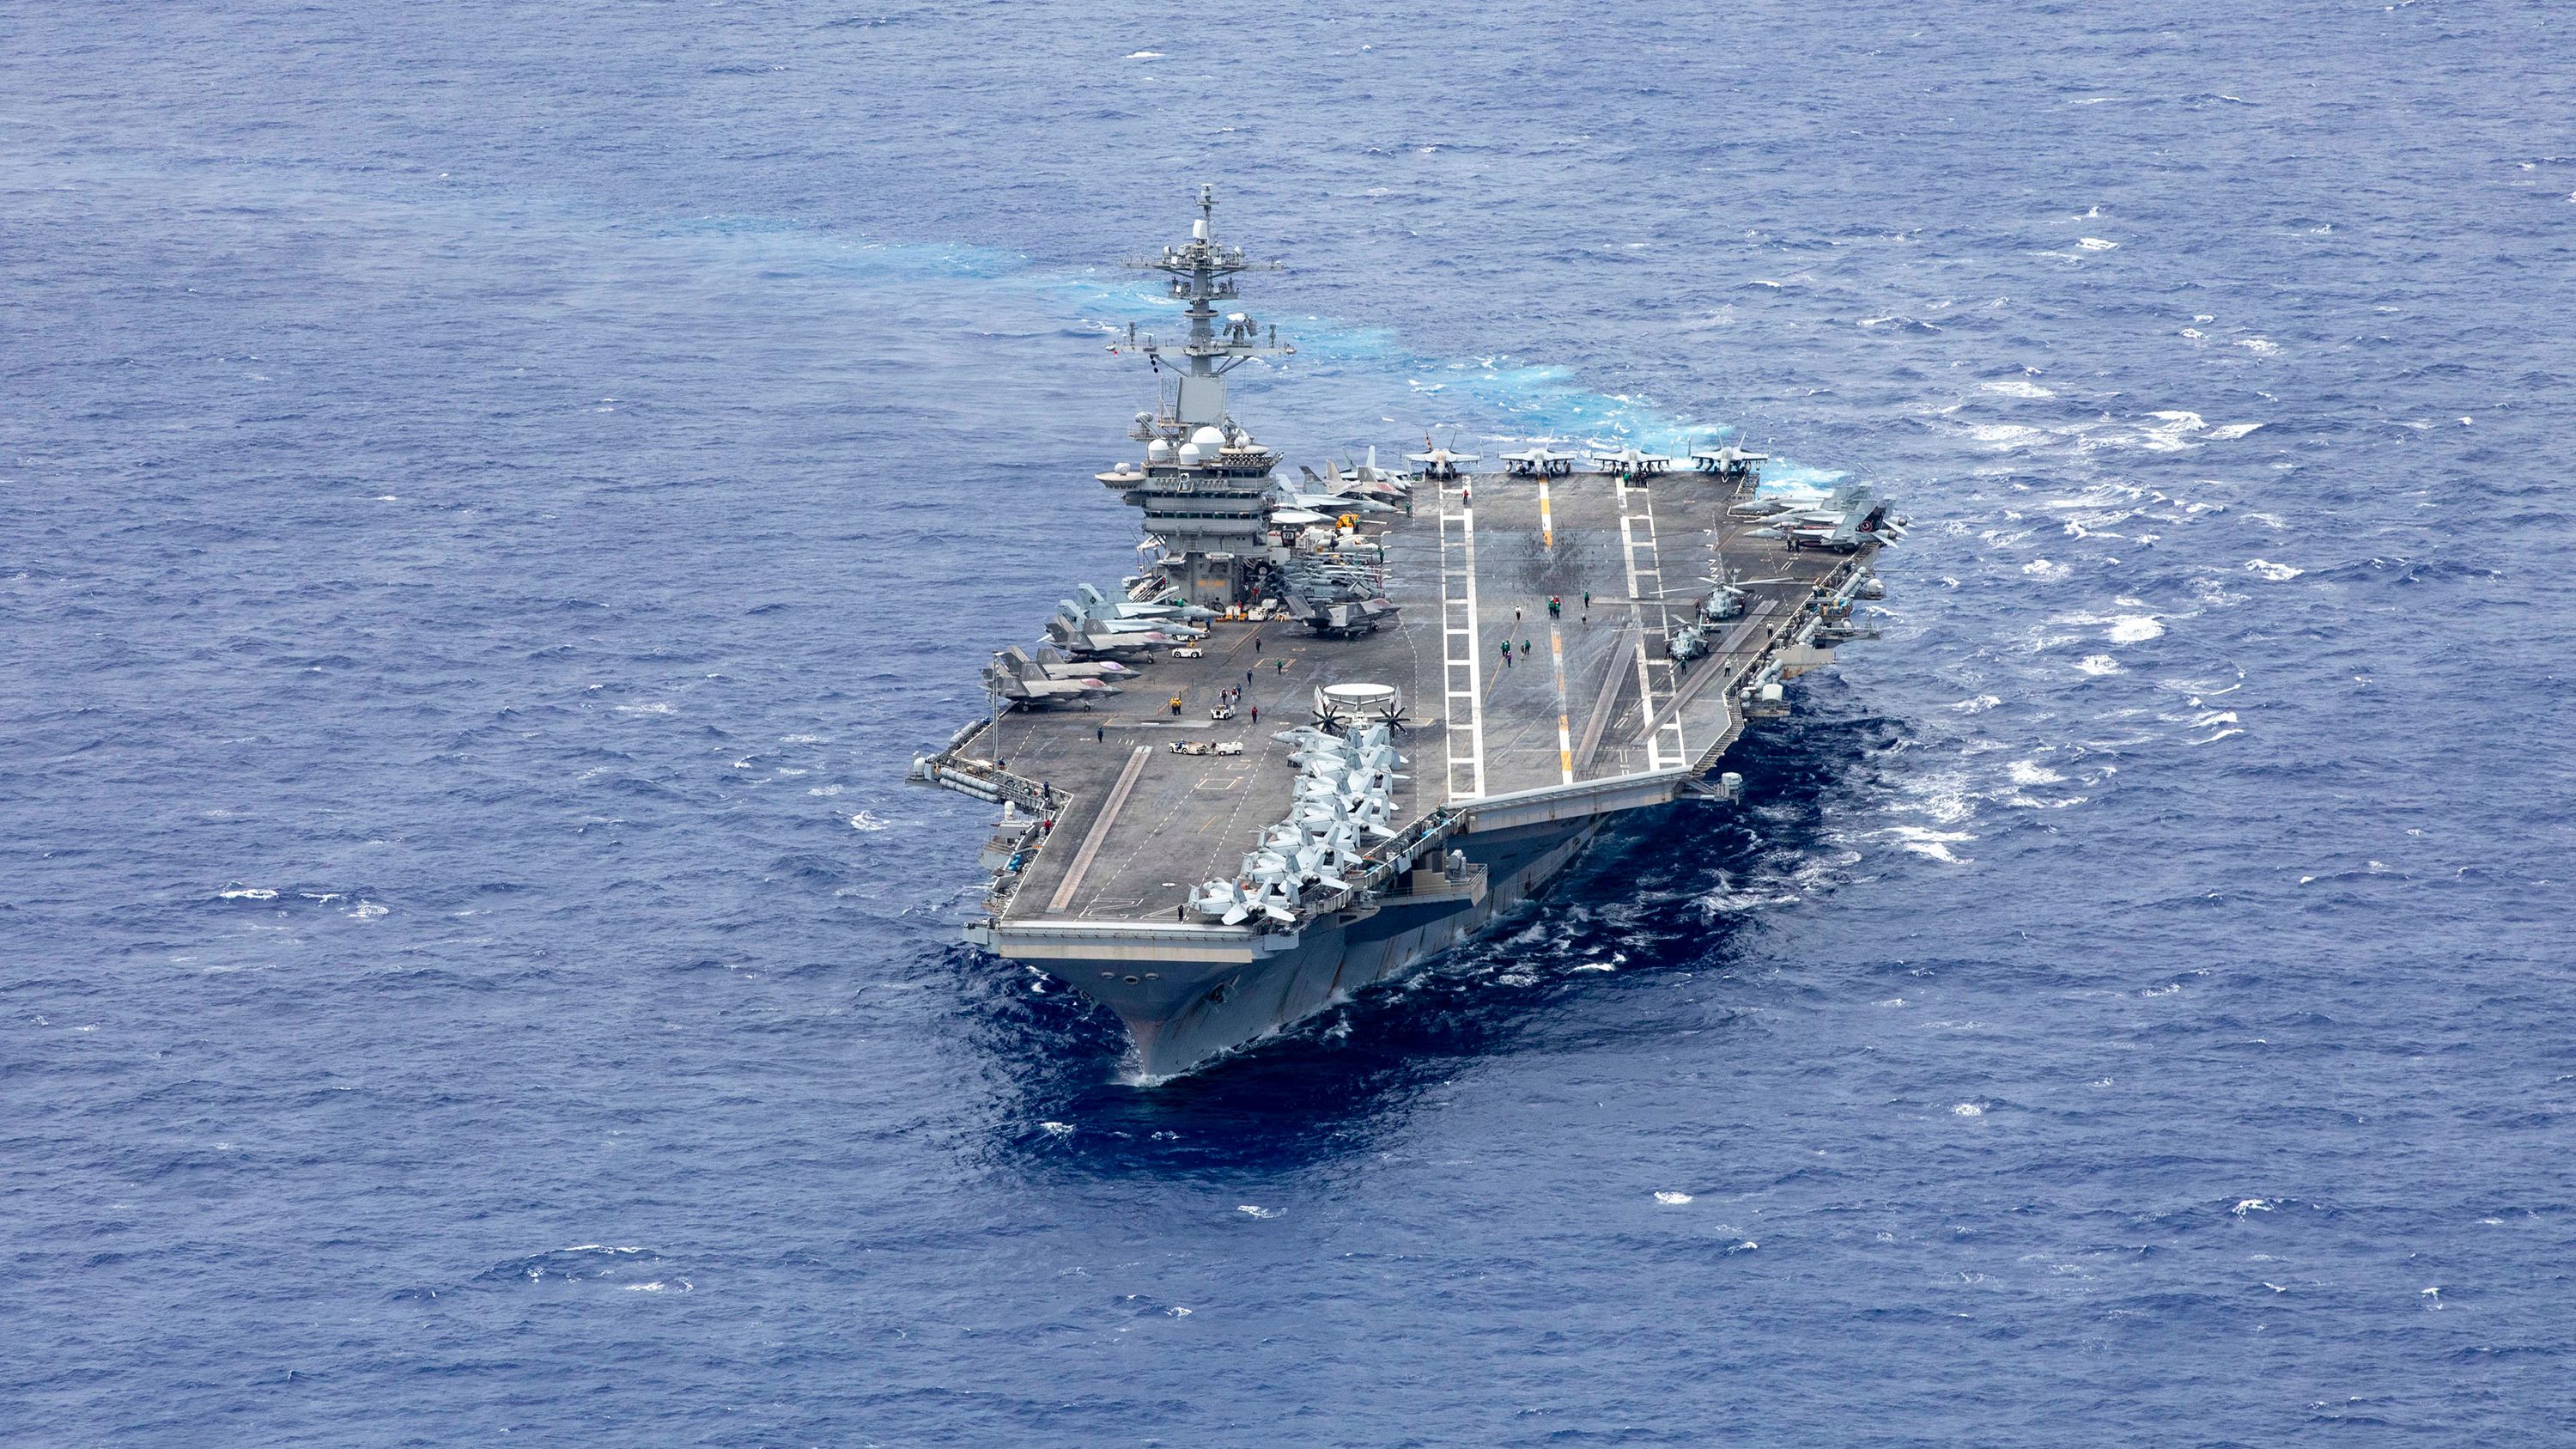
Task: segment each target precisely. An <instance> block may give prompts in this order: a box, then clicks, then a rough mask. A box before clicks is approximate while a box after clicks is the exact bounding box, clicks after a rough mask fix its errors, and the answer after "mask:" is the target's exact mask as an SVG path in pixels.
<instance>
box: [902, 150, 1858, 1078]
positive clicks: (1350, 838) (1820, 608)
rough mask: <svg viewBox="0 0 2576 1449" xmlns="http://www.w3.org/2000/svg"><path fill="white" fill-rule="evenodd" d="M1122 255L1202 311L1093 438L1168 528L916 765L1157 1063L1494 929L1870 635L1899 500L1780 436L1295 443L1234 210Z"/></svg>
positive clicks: (1006, 672) (984, 928)
mask: <svg viewBox="0 0 2576 1449" xmlns="http://www.w3.org/2000/svg"><path fill="white" fill-rule="evenodd" d="M1198 209H1199V215H1198V218H1197V219H1196V220H1195V221H1194V222H1193V223H1192V227H1191V236H1190V238H1189V240H1188V241H1186V242H1184V243H1182V244H1180V245H1177V246H1166V247H1164V248H1163V249H1162V251H1161V252H1160V253H1159V254H1158V255H1153V256H1148V257H1145V258H1142V259H1139V260H1137V261H1133V262H1131V263H1130V264H1129V265H1131V266H1137V267H1142V268H1146V269H1150V270H1153V271H1158V272H1161V273H1163V274H1165V276H1166V277H1167V278H1168V286H1169V289H1170V295H1171V296H1172V297H1173V298H1174V299H1176V300H1178V301H1179V302H1180V303H1182V305H1183V311H1182V314H1181V315H1182V317H1183V319H1184V320H1185V321H1186V323H1187V333H1186V336H1179V337H1173V338H1170V339H1164V338H1159V337H1156V336H1152V335H1147V334H1143V333H1139V332H1137V331H1136V330H1134V329H1132V328H1131V329H1130V331H1129V333H1128V335H1127V336H1126V337H1125V338H1124V339H1122V340H1121V341H1120V342H1119V343H1118V344H1117V346H1116V348H1115V349H1114V350H1118V351H1122V352H1133V353H1137V354H1141V355H1142V356H1144V357H1145V358H1147V359H1148V361H1149V363H1150V365H1151V366H1152V368H1153V371H1154V373H1155V375H1156V378H1157V380H1158V383H1159V384H1160V385H1159V386H1158V388H1157V398H1156V406H1155V407H1154V408H1153V409H1152V410H1151V411H1147V412H1142V413H1139V414H1137V415H1136V418H1135V421H1134V424H1133V426H1132V427H1131V428H1130V430H1129V435H1130V436H1131V437H1133V438H1134V439H1135V440H1136V441H1137V442H1138V443H1140V444H1141V445H1142V449H1141V456H1140V457H1138V458H1137V459H1136V460H1135V461H1132V462H1127V463H1122V464H1119V465H1117V466H1115V467H1113V468H1111V469H1110V470H1109V471H1107V472H1104V473H1101V474H1099V475H1097V477H1098V480H1099V482H1100V483H1101V484H1102V485H1103V486H1105V487H1107V488H1109V489H1110V490H1112V491H1114V492H1116V493H1117V494H1119V495H1120V497H1121V498H1123V499H1124V500H1125V501H1126V502H1128V503H1129V504H1131V505H1133V506H1135V507H1137V508H1138V509H1140V510H1141V511H1142V515H1143V517H1142V526H1143V529H1144V534H1145V542H1144V544H1142V545H1140V551H1144V552H1149V553H1150V554H1151V555H1152V556H1153V562H1152V563H1150V564H1149V565H1147V566H1146V567H1145V568H1144V569H1143V571H1142V572H1141V573H1139V574H1138V575H1137V576H1135V577H1133V578H1130V579H1127V580H1123V581H1122V582H1121V584H1120V586H1119V587H1118V588H1116V589H1107V590H1104V589H1098V588H1092V587H1087V586H1086V587H1083V588H1081V589H1079V590H1078V591H1077V592H1076V596H1075V597H1074V598H1071V599H1067V600H1066V601H1065V602H1064V603H1063V604H1061V605H1060V606H1059V607H1058V609H1057V612H1056V614H1055V616H1054V617H1053V618H1051V619H1049V620H1048V621H1046V625H1045V628H1046V636H1047V642H1046V643H1044V644H1042V645H1040V646H1038V647H1037V648H1036V649H1035V650H1034V651H1032V650H1031V649H1029V648H1025V647H1019V646H1014V647H1012V648H1009V649H1006V650H1004V651H1002V652H1001V653H999V654H997V655H995V656H994V658H993V660H992V662H991V663H990V664H989V665H988V666H987V667H986V669H985V671H984V683H985V687H986V690H987V693H988V695H989V697H990V703H991V708H990V709H989V711H988V712H987V714H986V715H985V716H984V717H983V718H981V719H978V720H975V721H973V722H971V723H969V724H967V725H965V726H964V727H963V728H961V729H959V730H958V731H957V733H956V734H955V735H954V736H953V737H952V738H951V739H950V740H949V741H948V743H947V745H946V746H945V748H943V749H941V750H939V751H938V752H936V753H933V754H926V755H922V756H920V757H918V758H916V759H915V760H914V762H913V765H912V771H911V778H912V779H914V780H916V781H919V782H922V783H926V784H934V785H939V786H943V787H946V788H948V789H952V790H957V791H961V792H963V793H965V794H967V795H971V796H973V797H975V798H977V799H979V800H984V801H987V802H990V803H993V804H996V805H999V806H1000V807H1001V820H1000V823H999V825H998V826H997V828H996V832H995V834H994V836H993V839H992V842H991V844H990V845H989V846H988V847H987V849H986V851H985V853H984V856H983V864H984V866H985V867H986V868H988V869H990V870H992V872H993V880H992V886H991V889H990V891H989V893H988V894H987V896H986V898H985V901H984V903H983V909H982V911H981V912H980V914H979V915H977V916H976V918H974V919H972V920H970V921H969V922H968V923H967V925H966V937H967V939H968V940H970V941H972V942H974V943H976V944H978V945H980V946H982V947H984V948H986V949H988V950H991V951H993V952H996V953H998V954H1000V955H1002V956H1004V957H1007V958H1010V959H1013V960H1019V961H1026V962H1030V963H1032V964H1034V965H1037V966H1038V967H1040V968H1042V969H1043V970H1045V971H1047V972H1048V973H1049V974H1051V975H1053V976H1055V977H1058V978H1060V979H1061V980H1063V981H1065V982H1068V983H1070V984H1072V985H1074V986H1076V987H1079V988H1080V989H1081V990H1082V991H1084V992H1085V993H1087V994H1088V995H1090V996H1091V997H1092V998H1093V999H1095V1000H1097V1001H1098V1002H1100V1003H1101V1004H1102V1005H1104V1006H1106V1007H1108V1008H1109V1009H1110V1010H1111V1011H1114V1012H1116V1013H1117V1014H1118V1016H1119V1017H1120V1018H1121V1019H1122V1020H1123V1021H1125V1022H1126V1024H1127V1027H1128V1030H1129V1032H1130V1033H1131V1034H1132V1036H1133V1038H1134V1042H1135V1052H1136V1067H1137V1069H1138V1070H1139V1071H1140V1072H1141V1074H1142V1075H1143V1076H1144V1077H1145V1078H1147V1079H1149V1080H1151V1079H1160V1078H1164V1077H1169V1076H1171V1075H1174V1074H1177V1073H1180V1072H1184V1071H1187V1070H1189V1069H1190V1068H1192V1067H1194V1066H1197V1065H1199V1064H1201V1063H1204V1062H1206V1061H1207V1060H1209V1059H1210V1058H1212V1057H1215V1056H1218V1055H1220V1054H1223V1053H1225V1052H1227V1051H1229V1050H1232V1049H1234V1048H1237V1047H1240V1046H1243V1045H1245V1044H1247V1043H1250V1042H1253V1041H1256V1040H1258V1039H1260V1038H1261V1037H1264V1036H1266V1035H1268V1034H1270V1033H1272V1032H1274V1031H1277V1030H1278V1029H1279V1028H1281V1027H1283V1026H1285V1025H1287V1024H1289V1023H1291V1022H1294V1021H1296V1020H1297V1019H1299V1018H1300V1017H1303V1016H1305V1015H1307V1014H1309V1013H1311V1012H1313V1011H1315V1010H1317V1009H1319V1008H1321V1007H1323V1006H1325V1005H1326V1004H1328V1003H1330V1002H1332V1001H1333V1000H1335V999H1336V998H1337V997H1339V996H1342V995H1345V994H1348V993H1350V992H1352V991H1355V990H1357V989H1359V988H1361V987H1364V986H1366V985H1368V984H1370V983H1371V982H1375V981H1379V980H1382V979H1384V978H1386V977H1388V976H1390V975H1392V974H1394V973H1396V972H1399V971H1401V970H1403V969H1404V968H1405V967H1407V966H1409V965H1411V964H1413V963H1415V962H1418V961H1421V960H1423V959H1424V958H1426V957H1429V956H1431V955H1433V954H1435V953H1437V952H1439V951H1441V950H1443V949H1445V948H1447V947H1449V946H1452V945H1454V944H1456V943H1458V942H1459V941H1461V940H1463V939H1465V938H1467V937H1468V936H1470V935H1473V934H1474V933H1475V932H1476V931H1477V930H1479V929H1480V928H1482V927H1483V926H1485V925H1486V924H1487V923H1489V922H1490V921H1492V920H1493V919H1494V918H1495V917H1496V916H1497V915H1499V914H1501V913H1502V912H1505V911H1508V910H1510V909H1511V908H1512V907H1513V906H1514V905H1515V904H1517V903H1518V902H1520V901H1522V900H1524V899H1527V898H1528V897H1529V896H1531V895H1532V894H1534V893H1536V892H1538V891H1539V890H1541V889H1542V888H1544V887H1545V886H1546V885H1547V884H1548V882H1549V881H1550V880H1551V879H1553V878H1554V877H1555V876H1556V875H1558V874H1559V873H1560V872H1562V871H1563V870H1565V868H1566V867H1567V866H1568V865H1569V864H1570V863H1572V862H1573V860H1574V859H1575V858H1576V856H1577V855H1579V854H1580V853H1581V852H1582V851H1583V849H1584V847H1585V846H1586V845H1587V844H1589V843H1590V842H1591V840H1592V839H1593V837H1594V835H1595V834H1596V833H1597V832H1598V831H1599V830H1600V828H1601V826H1602V825H1603V823H1604V822H1605V821H1607V820H1608V819H1609V818H1610V817H1611V816H1613V815H1616V814H1619V813H1621V812H1624V811H1631V810H1649V809H1658V808H1666V807H1671V806H1673V805H1674V803H1675V802H1677V801H1688V800H1694V799H1697V800H1715V801H1728V800H1732V799H1733V798H1734V797H1735V796H1736V794H1737V792H1738V790H1739V788H1740V781H1739V780H1738V779H1737V777H1735V776H1733V775H1731V774H1726V773H1723V772H1721V771H1720V770H1719V768H1718V767H1719V766H1720V765H1721V764H1722V763H1723V761H1724V759H1725V757H1726V753H1727V750H1728V749H1729V748H1730V747H1731V746H1733V744H1734V743H1735V741H1736V739H1737V737H1738V736H1739V735H1741V734H1742V732H1743V731H1744V729H1745V728H1746V726H1747V723H1748V722H1749V721H1753V720H1758V719H1762V718H1764V717H1766V716H1777V715H1781V714H1785V713H1786V712H1787V709H1788V704H1787V700H1786V698H1785V697H1784V695H1783V691H1782V686H1783V684H1784V683H1785V682H1786V681H1787V680H1789V679H1791V678H1794V677H1795V676H1797V675H1798V674H1800V673H1802V672H1804V671H1807V670H1811V669H1814V668H1817V667H1819V666H1821V665H1824V664H1826V663H1829V662H1830V661H1831V659H1832V657H1833V650H1834V649H1835V648H1836V647H1837V646H1839V645H1841V644H1844V643H1848V642H1851V641H1853V640H1856V639H1863V638H1870V637H1874V636H1875V631H1874V630H1872V629H1871V628H1870V627H1868V626H1867V624H1866V623H1864V622H1862V621H1861V619H1860V617H1859V613H1860V612H1861V611H1860V610H1859V607H1858V606H1859V605H1860V604H1861V603H1862V601H1865V600H1870V599H1875V598H1877V597H1879V596H1880V589H1879V585H1878V583H1877V580H1876V579H1875V577H1874V576H1873V574H1872V572H1871V563H1872V560H1873V559H1874V557H1875V556H1876V554H1877V551H1878V550H1879V549H1880V548H1881V547H1883V546H1884V545H1886V544H1889V543H1892V542H1895V541H1896V540H1897V539H1898V538H1899V537H1901V535H1902V533H1903V530H1904V526H1905V520H1904V519H1903V518H1902V517H1901V516H1900V515H1897V514H1895V513H1894V512H1892V511H1891V510H1890V508H1889V506H1888V504H1887V503H1886V501H1885V500H1883V499H1880V498H1877V497H1875V496H1873V495H1872V494H1871V492H1870V491H1869V490H1868V489H1867V488H1866V487H1865V486H1858V485H1854V486H1848V487H1845V488H1843V489H1841V490H1840V491H1838V492H1836V493H1834V494H1833V495H1832V496H1830V497H1826V498H1817V497H1814V496H1812V495H1810V496H1807V497H1804V498H1801V499H1796V500H1789V499H1782V498H1776V497H1771V496H1768V494H1767V492H1766V490H1764V489H1763V488H1762V487H1761V467H1762V464H1763V463H1764V462H1765V461H1767V460H1766V459H1764V458H1763V457H1762V456H1761V455H1759V454H1754V453H1747V452H1744V451H1741V450H1740V449H1738V448H1736V447H1733V446H1716V445H1714V444H1712V445H1711V446H1708V447H1703V448H1700V449H1698V450H1696V451H1694V452H1692V453H1691V454H1689V455H1688V456H1687V457H1667V456H1661V455H1657V454H1652V453H1647V452H1643V451H1640V450H1639V449H1637V448H1636V447H1634V446H1633V445H1629V444H1626V443H1622V444H1620V445H1618V446H1616V447H1597V446H1596V447H1588V448H1584V449H1582V450H1580V451H1576V450H1570V449H1569V450H1566V451H1559V450H1558V449H1557V448H1555V447H1554V446H1551V445H1550V444H1549V443H1546V442H1542V443H1538V444H1534V445H1532V446H1530V447H1528V448H1525V449H1523V450H1521V451H1517V452H1512V453H1506V454H1501V455H1499V457H1498V461H1500V462H1501V463H1502V464H1503V467H1502V468H1501V469H1499V470H1495V471H1482V470H1479V469H1478V468H1477V467H1476V465H1477V464H1479V463H1480V462H1482V459H1481V458H1480V457H1478V456H1476V455H1472V454H1467V453H1464V452H1460V451H1456V450H1454V449H1451V448H1440V447H1433V446H1431V445H1430V443H1429V440H1428V439H1426V440H1425V443H1424V446H1423V450H1422V451H1421V452H1419V453H1412V454H1409V455H1407V457H1406V463H1407V465H1408V466H1406V467H1404V468H1401V469H1397V468H1385V469H1381V468H1379V467H1378V466H1376V462H1375V452H1374V450H1373V449H1372V450H1370V452H1369V454H1368V458H1369V461H1368V462H1366V463H1361V464H1356V465H1347V466H1337V465H1332V464H1326V465H1324V467H1323V468H1322V470H1321V471H1320V472H1319V471H1317V469H1316V468H1315V467H1313V466H1312V465H1308V466H1304V467H1300V468H1298V469H1297V470H1296V471H1295V472H1294V473H1293V474H1291V473H1290V472H1289V471H1287V469H1286V466H1285V464H1284V463H1283V461H1282V459H1281V458H1280V457H1279V455H1278V454H1277V453H1276V452H1274V451H1273V450H1272V449H1271V448H1269V447H1268V446H1267V445H1265V444H1263V443H1260V442H1259V441H1257V440H1256V439H1255V438H1254V437H1253V435H1252V433H1251V432H1250V430H1249V429H1247V428H1246V427H1245V426H1244V425H1243V424H1242V423H1241V422H1239V421H1238V420H1237V419H1236V418H1235V417H1234V416H1233V415H1232V413H1231V412H1230V411H1229V410H1228V407H1227V398H1226V374H1227V373H1229V372H1231V371H1233V370H1234V369H1235V368H1237V367H1240V366H1242V365H1244V364H1245V363H1246V362H1248V361H1250V360H1252V359H1254V358H1257V357H1264V356H1284V355H1286V354H1289V353H1291V352H1293V351H1294V348H1293V347H1291V346H1288V345H1284V344H1282V343H1280V342H1279V340H1278V334H1277V329H1276V328H1269V329H1264V328H1263V327H1262V326H1261V325H1260V324H1258V323H1256V322H1254V321H1253V320H1252V319H1251V318H1249V317H1247V316H1246V315H1245V314H1244V313H1242V312H1239V311H1234V310H1231V308H1232V304H1233V303H1234V301H1235V299H1236V296H1237V290H1236V279H1237V277H1238V275H1239V274H1240V273H1242V272H1245V271H1249V270H1256V269H1260V268H1261V267H1263V266H1264V265H1265V264H1262V263H1256V262H1254V261H1252V260H1250V259H1249V258H1247V257H1246V256H1245V254H1244V253H1243V252H1242V251H1241V250H1240V249H1239V248H1236V247H1232V246H1226V245H1221V244H1220V243H1219V242H1218V241H1217V240H1216V238H1215V235H1214V220H1215V203H1214V200H1213V197H1212V196H1211V194H1210V192H1209V190H1208V189H1207V188H1205V187H1202V188H1201V189H1200V194H1199V198H1198Z"/></svg>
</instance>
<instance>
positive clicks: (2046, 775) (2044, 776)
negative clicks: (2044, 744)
mask: <svg viewBox="0 0 2576 1449" xmlns="http://www.w3.org/2000/svg"><path fill="white" fill-rule="evenodd" d="M2004 773H2005V774H2007V775H2008V776H2010V777H2011V779H2012V782H2013V783H2014V784H2016V785H2056V784H2060V783H2063V782H2064V781H2065V779H2066V777H2065V776H2064V775H2061V774H2059V773H2058V772H2056V771H2055V770H2052V769H2050V768H2048V767H2047V766H2046V765H2043V764H2041V763H2040V762H2039V761H2037V760H2015V761H2013V762H2012V764H2010V765H2009V766H2007V767H2005V771H2004Z"/></svg>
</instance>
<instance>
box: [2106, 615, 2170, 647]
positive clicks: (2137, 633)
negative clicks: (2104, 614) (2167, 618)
mask: <svg viewBox="0 0 2576 1449" xmlns="http://www.w3.org/2000/svg"><path fill="white" fill-rule="evenodd" d="M2164 632H2165V626H2164V625H2162V624H2160V623H2157V622H2156V621H2155V620H2154V619H2152V618H2149V617H2147V616H2146V615H2143V614H2129V615H2124V616H2122V617H2120V618H2117V619H2114V620H2112V621H2111V633H2110V640H2111V642H2112V643H2114V644H2143V643H2145V642H2146V641H2147V640H2149V639H2154V638H2157V637H2159V636H2161V635H2162V634H2163V633H2164Z"/></svg>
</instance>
